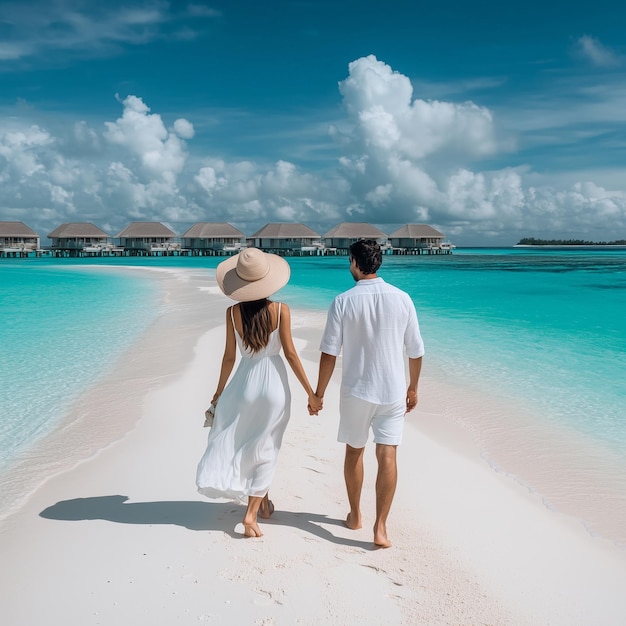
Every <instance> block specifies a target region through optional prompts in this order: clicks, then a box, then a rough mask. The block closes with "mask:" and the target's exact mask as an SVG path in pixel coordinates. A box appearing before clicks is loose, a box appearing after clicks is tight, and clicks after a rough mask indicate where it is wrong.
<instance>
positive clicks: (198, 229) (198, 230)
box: [181, 222, 245, 239]
mask: <svg viewBox="0 0 626 626" xmlns="http://www.w3.org/2000/svg"><path fill="white" fill-rule="evenodd" d="M181 237H186V238H189V239H191V238H194V239H213V238H215V237H238V238H242V237H245V235H244V234H243V233H242V232H241V231H240V230H239V229H238V228H235V227H234V226H233V225H232V224H229V223H228V222H198V223H197V224H194V225H193V226H192V227H191V228H190V229H189V230H187V231H186V232H185V233H184V234H183V235H181Z"/></svg>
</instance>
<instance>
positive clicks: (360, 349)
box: [320, 278, 424, 404]
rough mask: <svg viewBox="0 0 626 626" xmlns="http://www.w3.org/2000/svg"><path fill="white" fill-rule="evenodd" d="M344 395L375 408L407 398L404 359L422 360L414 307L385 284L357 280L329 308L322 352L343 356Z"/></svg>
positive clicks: (421, 347)
mask: <svg viewBox="0 0 626 626" xmlns="http://www.w3.org/2000/svg"><path fill="white" fill-rule="evenodd" d="M342 347H343V365H342V378H341V391H342V393H346V394H348V395H351V396H356V397H357V398H361V399H363V400H367V401H368V402H373V403H375V404H391V403H393V402H400V401H402V400H404V398H406V375H405V360H404V353H405V350H406V354H407V356H408V357H410V358H413V359H417V358H419V357H421V356H422V355H423V354H424V342H423V341H422V336H421V334H420V329H419V323H418V321H417V313H416V312H415V306H414V304H413V301H412V300H411V298H410V296H409V294H408V293H406V292H404V291H402V290H400V289H398V288H397V287H394V286H393V285H390V284H388V283H386V282H385V281H384V280H383V279H382V278H372V279H366V280H359V281H358V282H357V284H356V285H355V286H354V287H353V288H352V289H349V290H348V291H345V292H344V293H342V294H339V295H338V296H337V297H336V298H335V299H334V300H333V303H332V304H331V305H330V309H329V310H328V317H327V320H326V328H325V329H324V334H323V335H322V342H321V344H320V350H321V351H322V352H325V353H326V354H330V355H331V356H339V354H340V353H341V349H342Z"/></svg>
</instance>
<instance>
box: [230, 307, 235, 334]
mask: <svg viewBox="0 0 626 626" xmlns="http://www.w3.org/2000/svg"><path fill="white" fill-rule="evenodd" d="M235 306H236V305H234V304H233V306H231V307H230V321H231V322H232V323H233V328H235V313H234V311H235Z"/></svg>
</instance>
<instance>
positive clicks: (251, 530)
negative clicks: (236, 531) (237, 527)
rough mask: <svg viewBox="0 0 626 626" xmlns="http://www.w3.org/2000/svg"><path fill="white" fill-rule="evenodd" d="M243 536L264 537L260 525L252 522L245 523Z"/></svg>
mask: <svg viewBox="0 0 626 626" xmlns="http://www.w3.org/2000/svg"><path fill="white" fill-rule="evenodd" d="M243 534H244V535H245V536H246V537H262V536H263V533H262V532H261V529H260V528H259V525H258V524H257V523H256V522H252V523H251V524H248V523H247V522H243Z"/></svg>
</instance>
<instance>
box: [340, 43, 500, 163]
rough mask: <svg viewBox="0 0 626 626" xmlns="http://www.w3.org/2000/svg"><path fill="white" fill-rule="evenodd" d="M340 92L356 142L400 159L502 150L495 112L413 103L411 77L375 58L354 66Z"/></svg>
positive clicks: (465, 106) (471, 105)
mask: <svg viewBox="0 0 626 626" xmlns="http://www.w3.org/2000/svg"><path fill="white" fill-rule="evenodd" d="M339 91H340V92H341V94H342V95H343V98H344V103H345V105H346V108H347V110H348V112H349V114H350V116H351V119H352V121H353V123H354V127H355V131H354V135H353V139H354V140H355V141H357V142H359V143H360V144H361V145H364V146H366V147H371V148H372V149H373V152H374V154H375V151H376V149H380V150H382V151H383V154H382V155H381V156H382V157H383V158H384V157H385V156H386V153H388V152H394V153H395V154H397V155H398V156H399V157H401V158H402V157H406V158H410V159H421V158H426V157H428V156H431V155H433V154H436V153H438V152H449V153H455V154H456V153H459V154H464V155H467V156H470V157H471V156H485V155H489V154H493V153H494V152H495V150H496V149H497V145H496V138H495V131H494V126H493V119H492V115H491V113H490V112H489V111H488V110H487V109H485V108H483V107H479V106H477V105H475V104H474V103H472V102H464V103H460V104H459V103H451V102H438V101H436V100H429V101H426V100H421V99H419V98H416V99H413V87H412V86H411V82H410V81H409V79H408V78H407V77H406V76H403V75H402V74H399V73H398V72H394V71H393V70H392V69H391V68H390V67H389V66H388V65H386V64H385V63H382V62H381V61H378V60H377V59H376V57H374V56H373V55H370V56H368V57H363V58H360V59H357V60H356V61H353V62H352V63H350V65H349V76H348V78H346V79H345V80H344V81H342V82H341V83H339Z"/></svg>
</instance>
